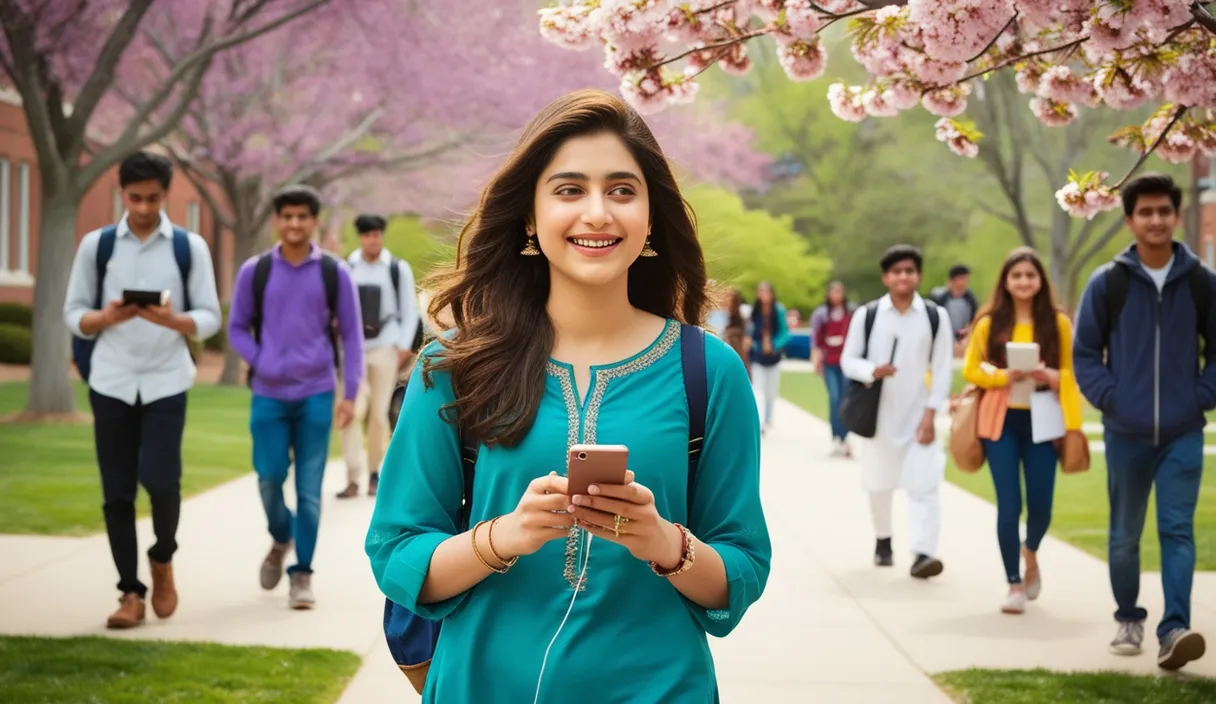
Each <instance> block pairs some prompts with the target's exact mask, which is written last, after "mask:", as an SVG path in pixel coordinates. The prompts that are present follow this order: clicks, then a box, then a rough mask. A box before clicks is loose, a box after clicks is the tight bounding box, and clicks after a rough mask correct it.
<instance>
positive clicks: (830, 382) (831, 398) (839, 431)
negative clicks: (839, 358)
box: [823, 364, 849, 440]
mask: <svg viewBox="0 0 1216 704" xmlns="http://www.w3.org/2000/svg"><path fill="white" fill-rule="evenodd" d="M823 383H824V385H825V386H827V387H828V422H829V423H831V425H832V437H833V438H835V439H839V440H844V438H845V436H846V435H848V434H849V431H848V429H847V428H845V427H844V421H842V420H841V419H840V399H841V398H842V397H844V385H845V379H844V372H843V371H841V370H840V365H839V364H825V365H823Z"/></svg>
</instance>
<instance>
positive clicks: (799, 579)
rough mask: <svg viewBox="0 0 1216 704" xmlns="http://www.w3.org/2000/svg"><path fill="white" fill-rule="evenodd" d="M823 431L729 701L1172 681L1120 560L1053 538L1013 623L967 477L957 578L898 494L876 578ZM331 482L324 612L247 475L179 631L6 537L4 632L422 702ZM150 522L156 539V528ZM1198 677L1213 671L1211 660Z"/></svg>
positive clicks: (192, 522) (783, 458) (787, 520)
mask: <svg viewBox="0 0 1216 704" xmlns="http://www.w3.org/2000/svg"><path fill="white" fill-rule="evenodd" d="M827 435H828V433H827V430H826V426H825V425H824V424H823V423H822V422H821V421H819V420H818V419H816V418H814V417H813V416H811V415H809V414H807V413H805V412H803V411H801V410H800V409H798V408H797V407H795V406H793V405H792V404H789V403H786V402H784V401H782V402H780V406H779V408H778V410H777V421H776V425H775V426H774V428H773V431H772V432H771V433H770V434H769V436H768V437H767V438H765V441H764V458H763V474H762V487H761V489H762V492H763V498H764V504H765V511H766V516H767V519H768V523H769V529H770V532H771V534H772V540H773V550H774V557H773V572H772V576H771V577H770V579H769V583H768V589H767V591H766V593H765V595H764V597H763V598H762V599H761V601H760V602H759V603H758V604H756V605H755V606H754V607H753V608H752V610H751V611H750V612H749V613H748V615H747V616H746V618H745V619H744V621H743V623H742V625H741V626H740V627H739V628H738V629H737V630H736V631H735V633H734V634H732V635H731V636H730V637H729V638H726V639H723V640H713V641H712V647H713V650H714V653H715V657H716V665H717V669H718V673H719V679H720V684H721V688H722V699H723V701H727V702H734V701H746V700H751V699H757V700H758V701H765V702H808V701H815V702H832V703H833V704H835V703H840V704H848V703H850V702H865V703H867V704H870V703H882V702H898V703H899V704H920V703H925V704H928V703H935V704H945V703H946V702H948V701H949V700H948V699H947V697H946V696H945V695H944V694H943V693H942V692H941V691H940V690H939V689H937V687H936V686H934V684H933V683H932V681H931V680H930V679H929V676H928V675H927V674H926V673H936V672H941V671H945V670H952V669H959V668H966V667H973V666H979V667H999V668H1022V667H1048V668H1052V669H1056V670H1072V669H1081V670H1099V669H1121V670H1128V671H1133V672H1143V673H1153V672H1156V671H1157V668H1156V664H1155V663H1156V660H1155V657H1154V655H1155V643H1152V642H1149V643H1146V646H1148V648H1147V649H1146V653H1145V654H1144V655H1142V656H1140V657H1137V658H1117V657H1115V656H1113V655H1109V654H1107V652H1106V647H1105V646H1106V643H1107V641H1108V640H1109V639H1110V637H1111V635H1112V634H1113V623H1112V622H1111V611H1112V610H1113V605H1112V603H1111V599H1110V596H1109V588H1108V586H1107V576H1106V566H1105V563H1103V562H1102V561H1101V560H1098V559H1096V558H1093V557H1091V556H1089V555H1087V554H1085V553H1083V552H1081V551H1079V550H1077V549H1075V548H1072V547H1070V546H1068V545H1066V544H1064V543H1062V542H1060V541H1056V540H1054V539H1052V538H1048V539H1047V541H1046V542H1045V543H1044V545H1043V548H1042V551H1041V563H1042V566H1043V574H1044V590H1043V596H1042V598H1041V599H1040V600H1039V601H1037V602H1035V603H1033V604H1032V605H1031V609H1030V610H1029V612H1028V613H1027V614H1026V615H1024V616H1022V617H1011V616H1003V615H1002V614H1000V613H999V611H998V606H999V604H1000V601H1001V599H1002V597H1003V595H1004V591H1005V586H1004V584H1003V581H1004V580H1003V578H1002V575H1001V569H1000V559H999V556H998V553H997V546H996V537H995V529H994V526H995V510H994V509H993V507H992V506H991V505H989V504H987V503H986V502H984V501H982V500H980V499H978V498H975V497H973V496H971V495H970V494H967V493H965V492H963V491H962V490H960V489H957V488H955V487H954V486H952V485H949V484H947V485H945V486H944V487H943V490H942V505H943V513H944V527H943V540H942V550H941V555H942V557H943V559H944V561H945V563H946V571H945V574H943V575H942V576H941V577H940V578H938V579H935V580H933V581H930V582H927V583H925V582H916V581H913V580H912V579H911V578H910V577H908V576H907V569H908V566H909V559H908V556H907V555H906V552H905V551H906V546H907V538H906V531H905V530H904V529H903V526H905V525H906V514H905V513H904V504H903V503H902V499H900V500H897V503H896V523H895V525H896V527H897V528H896V537H895V545H896V550H897V559H898V561H897V567H896V568H895V569H891V570H878V569H876V568H874V567H873V566H871V563H870V560H871V557H870V556H871V553H872V550H873V539H872V535H871V531H870V527H869V518H868V508H867V504H866V501H865V497H864V495H863V493H862V491H861V489H860V486H859V481H858V478H857V467H856V465H855V464H854V463H853V462H851V461H849V460H839V459H831V458H828V457H827V453H826V449H827ZM330 470H331V471H330V472H329V473H328V474H327V483H326V488H325V504H324V508H323V511H322V530H321V536H320V545H319V547H318V551H317V558H316V563H315V564H316V568H317V570H318V571H317V573H316V575H315V577H314V585H315V589H316V592H317V598H318V608H317V609H316V610H314V611H311V612H292V611H289V610H288V609H287V608H286V583H284V584H282V585H280V587H279V588H278V589H276V590H275V591H274V592H270V593H267V592H263V591H262V590H261V589H260V588H259V586H258V583H257V569H258V565H259V563H260V561H261V558H262V556H263V553H264V552H265V550H266V548H267V546H268V538H267V537H266V535H265V527H264V520H263V518H262V512H261V507H260V504H259V502H258V498H257V491H256V487H255V483H254V480H253V477H252V475H251V476H248V477H245V478H242V479H239V480H236V481H234V482H231V483H229V484H226V485H224V486H221V487H219V488H217V489H214V490H212V491H210V492H207V493H205V494H203V495H201V496H198V497H196V498H194V499H192V500H190V501H189V502H188V504H187V506H186V509H185V510H184V512H183V520H182V525H181V530H180V533H179V541H180V543H181V546H182V549H181V552H180V553H179V556H178V559H177V560H176V565H177V570H178V575H179V585H180V589H181V593H182V605H181V608H180V609H179V611H178V613H177V614H176V615H175V616H174V617H173V618H172V619H170V620H169V621H165V622H159V621H157V620H156V619H155V618H154V617H153V618H152V619H151V621H150V622H149V624H148V626H147V627H144V628H141V629H136V630H134V631H129V632H117V633H116V632H110V631H106V630H105V629H104V628H103V627H102V626H103V621H104V617H105V615H106V614H107V613H109V612H110V611H111V610H112V609H113V608H114V606H115V601H114V598H115V594H114V592H113V590H112V589H111V585H112V581H111V580H113V579H114V568H113V565H112V564H111V562H110V556H109V550H108V547H107V544H106V539H105V536H104V535H98V536H93V537H89V538H39V537H21V536H0V558H2V559H0V603H5V604H9V605H10V607H9V608H7V609H3V610H0V632H3V633H35V634H44V635H52V636H67V635H80V634H94V635H101V634H104V635H109V636H114V637H119V638H157V639H171V640H199V641H202V640H206V641H218V642H224V643H232V644H240V645H252V644H258V645H273V646H288V647H300V646H320V647H330V648H340V649H346V650H351V651H354V652H356V653H358V654H360V655H361V656H363V657H364V664H363V667H362V669H361V670H360V671H359V673H358V675H357V676H356V677H355V679H354V680H353V681H352V683H351V685H350V687H349V688H348V690H347V691H346V693H345V695H344V696H343V697H342V699H341V704H364V703H365V702H366V703H371V702H384V701H394V702H406V703H408V702H416V701H418V697H417V695H415V694H414V693H413V691H412V690H411V689H410V687H409V686H408V684H407V683H406V681H405V679H404V677H403V676H402V675H401V674H400V673H399V672H398V671H397V669H396V667H395V666H394V665H393V663H392V660H391V658H390V657H389V656H388V653H387V650H386V649H385V647H384V643H383V638H382V634H381V630H380V616H381V609H382V604H383V598H382V597H381V596H380V594H379V592H378V590H377V588H376V585H375V583H374V581H373V580H372V577H371V574H370V570H369V568H368V564H367V560H366V559H365V558H364V556H363V550H362V542H363V536H364V531H365V529H366V525H367V522H368V519H369V517H370V515H371V508H372V503H371V501H370V500H368V499H366V498H360V499H356V500H352V501H349V502H344V501H338V500H336V499H333V498H331V497H332V495H333V493H334V492H336V491H337V490H339V489H340V488H341V485H342V483H343V475H344V472H342V471H340V468H339V467H337V466H331V468H330ZM139 529H140V539H141V541H142V542H141V544H142V545H147V544H148V541H149V540H150V539H151V534H150V533H151V530H150V525H149V522H148V521H147V520H144V521H141V522H140V527H139ZM145 571H146V567H145ZM1142 598H1143V602H1144V603H1145V605H1146V606H1147V607H1148V608H1149V610H1150V612H1151V615H1152V617H1153V618H1156V617H1158V616H1159V614H1160V612H1161V590H1160V586H1159V582H1158V577H1157V575H1154V574H1146V575H1145V577H1144V580H1143V589H1142ZM14 605H19V606H20V608H14ZM1193 618H1194V625H1195V627H1196V628H1199V629H1201V630H1206V631H1207V632H1208V634H1209V635H1210V636H1212V637H1216V575H1200V576H1198V577H1197V579H1196V588H1195V606H1194V615H1193ZM1150 640H1151V639H1150ZM1147 650H1151V652H1147ZM1188 672H1192V673H1195V674H1202V675H1207V676H1216V655H1210V656H1209V657H1208V658H1206V659H1205V660H1203V661H1201V662H1199V663H1196V664H1194V665H1193V666H1192V667H1190V668H1188ZM745 698H746V699H745Z"/></svg>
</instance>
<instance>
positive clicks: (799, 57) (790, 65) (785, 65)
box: [777, 37, 828, 81]
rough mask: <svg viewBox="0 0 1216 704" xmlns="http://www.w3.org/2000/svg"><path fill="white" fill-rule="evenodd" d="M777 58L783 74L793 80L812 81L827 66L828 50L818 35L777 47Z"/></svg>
mask: <svg viewBox="0 0 1216 704" xmlns="http://www.w3.org/2000/svg"><path fill="white" fill-rule="evenodd" d="M777 58H778V59H779V60H780V61H781V68H782V69H784V70H785V75H787V76H789V77H790V78H791V79H792V80H795V81H813V80H815V79H816V78H819V77H820V76H822V75H823V72H824V70H826V69H827V66H828V52H827V50H826V49H824V48H823V42H821V41H819V38H818V37H815V38H812V39H811V40H810V41H796V42H794V43H792V44H786V45H784V46H779V47H777Z"/></svg>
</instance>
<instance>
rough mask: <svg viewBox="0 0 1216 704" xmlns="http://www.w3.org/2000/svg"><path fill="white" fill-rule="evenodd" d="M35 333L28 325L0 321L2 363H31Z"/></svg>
mask: <svg viewBox="0 0 1216 704" xmlns="http://www.w3.org/2000/svg"><path fill="white" fill-rule="evenodd" d="M33 349H34V333H33V332H32V331H31V330H30V329H29V328H27V327H22V326H20V325H14V324H12V323H0V364H29V363H30V357H31V355H32V352H33Z"/></svg>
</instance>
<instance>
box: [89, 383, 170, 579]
mask: <svg viewBox="0 0 1216 704" xmlns="http://www.w3.org/2000/svg"><path fill="white" fill-rule="evenodd" d="M89 403H90V405H92V406H93V436H94V442H95V444H96V447H97V466H98V468H99V469H100V470H101V494H102V498H103V500H104V503H103V504H102V510H103V512H104V513H105V517H106V533H107V534H108V535H109V537H110V552H111V554H113V556H114V565H115V567H117V568H118V589H119V590H120V591H122V592H123V593H124V594H126V593H128V592H135V593H136V594H139V595H140V596H141V597H142V596H144V595H145V594H146V593H147V591H148V588H147V587H145V586H144V585H143V583H141V582H140V581H139V545H138V541H137V539H136V537H135V496H136V493H137V492H138V491H139V485H140V484H143V486H144V489H145V490H146V491H147V492H148V498H150V499H151V501H152V530H153V531H154V532H155V534H156V544H155V545H153V546H152V548H151V549H149V550H148V557H149V558H150V559H152V560H155V561H156V562H169V561H170V560H172V559H173V553H174V552H176V551H177V521H178V518H179V517H180V515H181V508H182V431H183V430H184V429H185V427H186V394H185V393H180V394H177V395H176V396H170V397H168V398H162V399H159V400H157V401H154V402H152V403H147V404H145V403H143V402H142V401H140V400H139V399H138V398H137V399H136V400H135V405H134V406H131V405H128V404H127V403H124V402H123V401H120V400H118V399H116V398H111V397H109V396H103V395H101V394H99V393H97V392H96V391H93V390H92V389H90V390H89Z"/></svg>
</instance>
